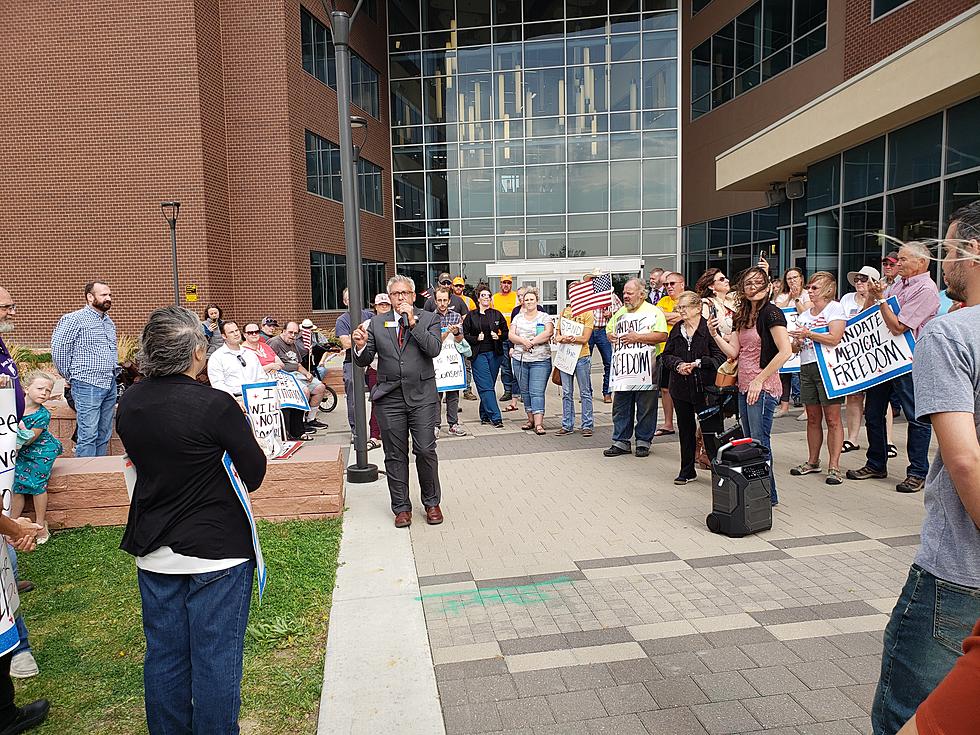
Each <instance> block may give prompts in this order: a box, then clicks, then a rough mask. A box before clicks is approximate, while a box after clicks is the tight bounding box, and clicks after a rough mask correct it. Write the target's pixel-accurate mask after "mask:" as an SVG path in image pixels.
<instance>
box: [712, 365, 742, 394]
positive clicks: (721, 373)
mask: <svg viewBox="0 0 980 735" xmlns="http://www.w3.org/2000/svg"><path fill="white" fill-rule="evenodd" d="M736 383H738V360H726V361H725V362H723V363H722V364H721V367H719V368H718V372H716V373H715V385H716V386H717V387H718V388H727V387H729V386H732V385H735V384H736Z"/></svg>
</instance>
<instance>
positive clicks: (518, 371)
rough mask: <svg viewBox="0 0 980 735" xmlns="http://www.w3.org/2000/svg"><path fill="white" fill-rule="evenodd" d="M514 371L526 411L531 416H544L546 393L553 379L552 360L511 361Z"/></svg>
mask: <svg viewBox="0 0 980 735" xmlns="http://www.w3.org/2000/svg"><path fill="white" fill-rule="evenodd" d="M511 363H512V368H513V370H514V378H515V380H514V385H515V387H517V386H520V391H521V400H522V401H524V410H525V411H527V412H528V413H530V414H536V413H539V414H542V415H544V391H545V389H546V388H547V387H548V378H550V377H551V358H550V357H549V358H548V359H547V360H540V361H538V362H523V361H521V360H519V359H517V358H514V359H513V360H511Z"/></svg>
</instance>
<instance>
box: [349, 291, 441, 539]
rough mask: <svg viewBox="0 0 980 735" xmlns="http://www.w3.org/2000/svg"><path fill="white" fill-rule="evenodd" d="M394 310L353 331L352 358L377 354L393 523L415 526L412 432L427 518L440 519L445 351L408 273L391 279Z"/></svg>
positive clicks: (361, 360)
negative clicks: (440, 373)
mask: <svg viewBox="0 0 980 735" xmlns="http://www.w3.org/2000/svg"><path fill="white" fill-rule="evenodd" d="M388 296H389V298H390V299H391V305H392V307H393V308H392V311H391V312H390V313H387V314H378V315H377V316H375V317H374V318H373V319H371V320H370V321H368V322H367V325H366V328H365V325H363V324H361V325H358V327H357V328H356V329H355V330H354V331H353V332H352V333H351V341H352V343H353V345H354V355H353V360H354V362H355V363H357V364H358V365H360V366H361V367H366V366H368V365H370V364H371V361H372V360H374V358H375V356H377V358H378V383H377V385H375V386H374V389H373V390H372V391H371V401H372V403H373V404H374V410H375V411H376V412H377V416H378V423H379V424H380V425H381V440H382V442H383V446H384V450H385V472H387V474H388V492H389V493H390V494H391V510H392V512H393V513H394V514H395V527H396V528H407V527H408V526H410V525H411V524H412V501H411V500H410V499H409V495H408V434H409V432H411V434H412V451H413V452H414V453H415V467H416V469H417V470H418V473H419V485H421V488H422V504H423V505H424V506H425V520H426V522H427V523H429V524H430V525H436V524H438V523H442V511H441V510H440V509H439V501H440V499H441V492H442V491H441V490H440V488H439V459H438V457H437V456H436V439H435V432H434V429H435V427H436V425H437V424H438V422H439V394H438V393H437V392H436V373H435V368H434V367H433V365H432V360H433V358H434V357H436V356H437V355H438V354H439V351H440V350H441V349H442V339H441V328H440V322H439V317H438V316H437V315H436V314H432V313H430V312H427V311H422V310H420V309H416V308H415V307H414V303H415V282H414V281H413V280H412V279H411V278H408V277H407V276H393V277H392V278H390V279H389V280H388Z"/></svg>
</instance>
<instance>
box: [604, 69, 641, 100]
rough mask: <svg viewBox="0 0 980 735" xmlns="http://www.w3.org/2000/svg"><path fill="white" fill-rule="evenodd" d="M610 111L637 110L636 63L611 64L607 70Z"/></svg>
mask: <svg viewBox="0 0 980 735" xmlns="http://www.w3.org/2000/svg"><path fill="white" fill-rule="evenodd" d="M609 74H610V76H609V96H610V109H611V110H613V111H628V110H639V109H640V105H641V102H642V100H641V99H640V93H641V89H640V65H639V64H638V63H635V62H633V63H627V64H613V65H612V66H611V67H610V70H609Z"/></svg>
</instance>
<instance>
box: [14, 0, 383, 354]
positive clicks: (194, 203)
mask: <svg viewBox="0 0 980 735" xmlns="http://www.w3.org/2000/svg"><path fill="white" fill-rule="evenodd" d="M340 7H341V8H346V9H347V10H348V11H349V10H351V7H348V4H346V3H340ZM324 20H325V14H324V11H323V7H322V4H321V3H320V2H310V3H309V4H308V5H306V6H303V7H302V8H301V5H300V3H299V2H298V1H297V0H286V1H285V2H281V3H251V4H244V5H243V4H242V3H238V2H228V1H227V0H178V1H177V2H174V3H166V4H162V5H161V4H160V3H151V2H146V1H145V0H133V1H132V2H127V3H110V4H108V5H107V4H105V3H96V2H91V1H86V0H83V1H81V2H77V3H71V4H68V5H64V4H62V5H59V4H51V3H14V4H12V5H10V6H9V7H7V8H6V9H5V13H4V26H5V27H4V43H3V44H2V46H0V74H2V78H3V79H4V94H3V96H2V101H0V108H2V110H3V112H2V116H0V121H2V122H0V126H2V127H0V130H2V135H3V145H0V171H2V172H3V175H2V176H0V202H2V216H3V226H2V228H0V247H2V248H3V249H4V250H5V251H6V252H7V253H8V256H7V262H6V263H5V265H4V277H3V279H2V282H3V283H2V285H4V286H6V287H7V288H9V289H10V291H11V292H12V293H13V295H14V298H15V299H16V301H17V303H18V305H19V307H20V312H19V313H18V315H17V317H18V319H17V325H18V326H17V332H16V334H15V336H14V337H13V341H15V342H17V343H20V344H28V345H35V346H42V345H45V344H46V343H47V341H48V339H49V337H50V333H51V330H52V328H53V327H54V324H55V323H56V321H57V319H58V317H59V315H60V314H62V313H63V312H65V311H68V310H71V309H75V308H78V306H80V305H82V304H83V303H84V301H83V297H82V286H83V284H84V283H85V282H86V281H88V280H91V279H95V278H98V279H101V280H104V281H106V282H107V283H109V284H110V286H112V289H113V293H114V300H115V303H114V306H113V310H112V317H113V319H114V320H115V321H116V323H117V325H118V327H119V333H120V335H136V334H138V330H139V329H140V327H141V325H142V324H143V323H144V322H145V318H146V316H147V314H148V313H149V312H150V311H151V310H152V309H153V308H155V307H156V306H160V305H165V304H169V303H172V302H173V277H172V265H171V250H170V237H169V228H168V226H167V223H166V221H165V220H164V218H163V216H162V213H161V210H160V202H162V201H165V200H169V199H177V200H179V201H180V202H181V209H180V217H179V219H178V222H177V243H178V262H179V281H180V290H181V293H182V295H183V294H184V291H185V288H186V287H187V286H188V285H194V286H196V287H197V295H198V300H197V301H196V302H195V303H188V302H187V301H184V304H185V305H186V306H189V307H190V308H192V309H195V310H197V311H202V310H203V307H204V305H205V304H207V303H209V302H214V303H217V304H219V305H221V306H222V307H223V309H224V311H225V315H226V316H228V317H231V318H235V319H239V320H255V319H260V318H261V317H262V316H264V315H266V314H272V315H275V316H277V317H278V318H280V319H283V318H285V317H289V318H298V319H301V318H304V317H308V316H311V317H313V318H314V320H315V321H317V322H318V323H319V324H321V325H325V326H330V325H331V324H332V322H333V320H334V318H335V316H336V314H337V312H336V311H335V309H336V307H337V300H338V299H339V289H340V288H342V287H343V283H344V282H345V280H346V279H345V276H344V275H343V253H344V236H343V209H342V204H341V203H340V202H339V201H335V200H334V199H339V194H335V193H334V190H333V187H332V185H331V184H332V182H333V181H334V180H336V181H337V182H339V172H338V171H337V170H336V166H335V164H336V162H337V160H338V159H337V156H336V142H337V141H338V140H339V138H338V135H337V101H336V94H335V92H334V90H333V89H331V87H330V82H331V81H332V80H331V79H330V78H328V77H327V75H326V74H324V73H320V74H318V73H317V72H319V71H322V70H323V69H325V68H326V66H327V65H328V64H326V63H323V62H325V61H326V62H328V61H329V59H326V60H324V59H323V56H324V55H325V54H327V55H329V53H330V52H329V51H328V50H327V48H326V45H325V44H323V43H320V41H322V40H323V39H324V38H329V34H328V32H326V31H325V26H324V25H323V23H322V21H324ZM385 28H386V21H385V7H384V3H377V2H366V3H365V8H364V10H362V12H361V14H360V16H359V17H358V19H357V22H356V23H355V25H354V28H353V32H352V39H351V46H352V48H353V50H354V51H355V52H356V54H357V60H356V61H355V67H356V68H355V74H357V76H356V77H355V81H357V82H358V85H357V89H356V92H357V93H360V97H357V99H358V100H359V101H360V102H361V103H362V104H363V105H365V106H366V107H368V108H370V109H355V112H356V113H357V114H361V115H363V116H365V117H367V119H368V121H369V126H368V130H367V138H366V141H365V142H364V145H363V159H364V160H365V162H366V163H365V164H363V165H362V171H361V174H362V175H361V176H360V177H359V178H360V180H361V189H362V207H364V206H365V202H366V206H367V207H370V208H372V209H373V210H374V211H362V212H361V233H362V234H361V239H362V247H363V255H364V257H365V259H366V260H368V261H371V262H372V265H371V266H369V267H368V269H367V275H368V280H369V283H373V284H374V287H376V286H377V283H379V282H380V281H381V280H383V278H384V275H385V274H386V273H387V274H390V273H391V272H393V268H394V246H393V225H392V216H391V201H392V198H391V183H390V182H391V177H390V176H389V175H387V171H388V170H389V161H390V158H391V154H390V143H389V126H388V99H387V97H388V95H387V93H386V90H387V58H386V48H385ZM324 32H326V36H324ZM318 64H319V66H317V65H318ZM310 133H311V134H313V135H315V136H317V137H316V138H313V139H312V140H315V141H318V143H319V148H320V150H321V152H322V153H323V155H322V156H321V158H320V159H319V160H318V162H317V166H314V170H313V171H312V173H313V174H315V177H314V179H315V180H313V179H311V180H310V183H309V184H308V177H309V175H310V174H311V171H310V170H308V168H309V167H308V165H307V160H306V159H307V145H308V143H309V141H310V140H311V138H310V136H309V135H308V134H310ZM331 146H333V147H332V148H331ZM321 163H322V166H321V165H319V164H321ZM325 184H326V186H325ZM308 188H313V189H314V190H315V191H317V192H323V193H322V194H319V193H317V194H314V193H311V192H310V191H308ZM337 191H339V186H338V187H337ZM331 197H333V198H331ZM338 277H339V278H341V279H343V280H341V282H340V283H338V282H337V278H338ZM326 281H329V283H327V282H326ZM315 287H316V293H314V288H315ZM330 307H333V308H332V309H331V308H330Z"/></svg>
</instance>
